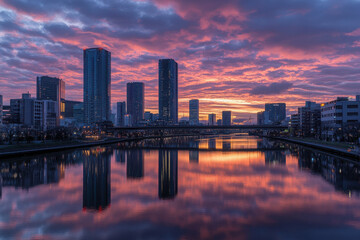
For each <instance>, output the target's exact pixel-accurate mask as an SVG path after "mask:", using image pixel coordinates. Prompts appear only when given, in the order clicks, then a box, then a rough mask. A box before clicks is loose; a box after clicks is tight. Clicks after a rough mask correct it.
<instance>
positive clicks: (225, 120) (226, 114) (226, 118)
mask: <svg viewBox="0 0 360 240" xmlns="http://www.w3.org/2000/svg"><path fill="white" fill-rule="evenodd" d="M231 124H232V119H231V111H223V112H222V125H223V126H230V125H231Z"/></svg>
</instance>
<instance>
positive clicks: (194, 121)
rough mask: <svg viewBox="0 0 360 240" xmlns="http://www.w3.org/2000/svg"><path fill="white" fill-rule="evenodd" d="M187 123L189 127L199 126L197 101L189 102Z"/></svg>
mask: <svg viewBox="0 0 360 240" xmlns="http://www.w3.org/2000/svg"><path fill="white" fill-rule="evenodd" d="M189 122H190V125H199V100H198V99H191V100H190V101H189Z"/></svg>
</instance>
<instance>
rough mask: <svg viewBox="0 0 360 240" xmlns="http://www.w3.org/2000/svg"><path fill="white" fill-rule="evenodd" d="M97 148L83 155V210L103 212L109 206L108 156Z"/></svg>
mask: <svg viewBox="0 0 360 240" xmlns="http://www.w3.org/2000/svg"><path fill="white" fill-rule="evenodd" d="M102 150H103V149H102V148H99V149H96V150H93V151H91V152H89V153H86V152H85V153H84V163H83V209H84V210H87V209H89V210H98V211H101V210H104V209H106V208H107V207H108V206H109V205H110V201H111V199H110V193H111V189H110V155H109V154H107V153H106V152H105V150H104V152H101V151H102Z"/></svg>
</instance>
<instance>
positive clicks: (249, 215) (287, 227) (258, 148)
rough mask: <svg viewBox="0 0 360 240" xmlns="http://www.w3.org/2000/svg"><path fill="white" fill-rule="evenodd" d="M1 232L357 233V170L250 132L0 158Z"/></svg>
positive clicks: (81, 235) (61, 235)
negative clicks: (10, 158) (8, 158)
mask: <svg viewBox="0 0 360 240" xmlns="http://www.w3.org/2000/svg"><path fill="white" fill-rule="evenodd" d="M0 164H1V165H0V166H1V178H0V181H1V182H0V186H2V187H0V238H3V239H9V238H20V239H21V238H23V239H29V238H40V239H42V238H45V239H47V238H48V239H101V238H108V239H120V238H121V239H199V238H205V239H208V238H210V239H360V166H359V165H358V164H357V163H355V162H352V161H348V160H344V159H340V158H336V157H334V156H330V155H326V154H324V153H319V152H315V151H312V150H309V149H304V148H302V147H299V146H297V145H288V144H285V143H281V142H272V141H268V140H266V139H264V140H263V139H258V138H256V137H251V136H235V135H231V136H218V137H207V138H202V139H194V138H182V139H179V138H174V139H166V140H164V141H155V140H151V141H145V142H139V143H136V144H135V143H131V144H126V145H116V146H106V147H94V148H88V149H80V150H72V151H67V152H63V153H51V154H44V155H38V156H29V157H26V158H19V159H12V160H10V161H5V160H1V163H0Z"/></svg>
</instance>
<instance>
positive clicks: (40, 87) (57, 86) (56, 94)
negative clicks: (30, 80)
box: [36, 76, 65, 124]
mask: <svg viewBox="0 0 360 240" xmlns="http://www.w3.org/2000/svg"><path fill="white" fill-rule="evenodd" d="M36 98H37V99H38V100H51V101H55V102H56V103H57V107H56V108H57V109H56V111H57V116H58V118H59V119H60V117H65V103H64V101H65V82H64V81H63V80H61V79H59V78H56V77H48V76H41V77H37V79H36ZM59 119H57V124H59Z"/></svg>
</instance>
